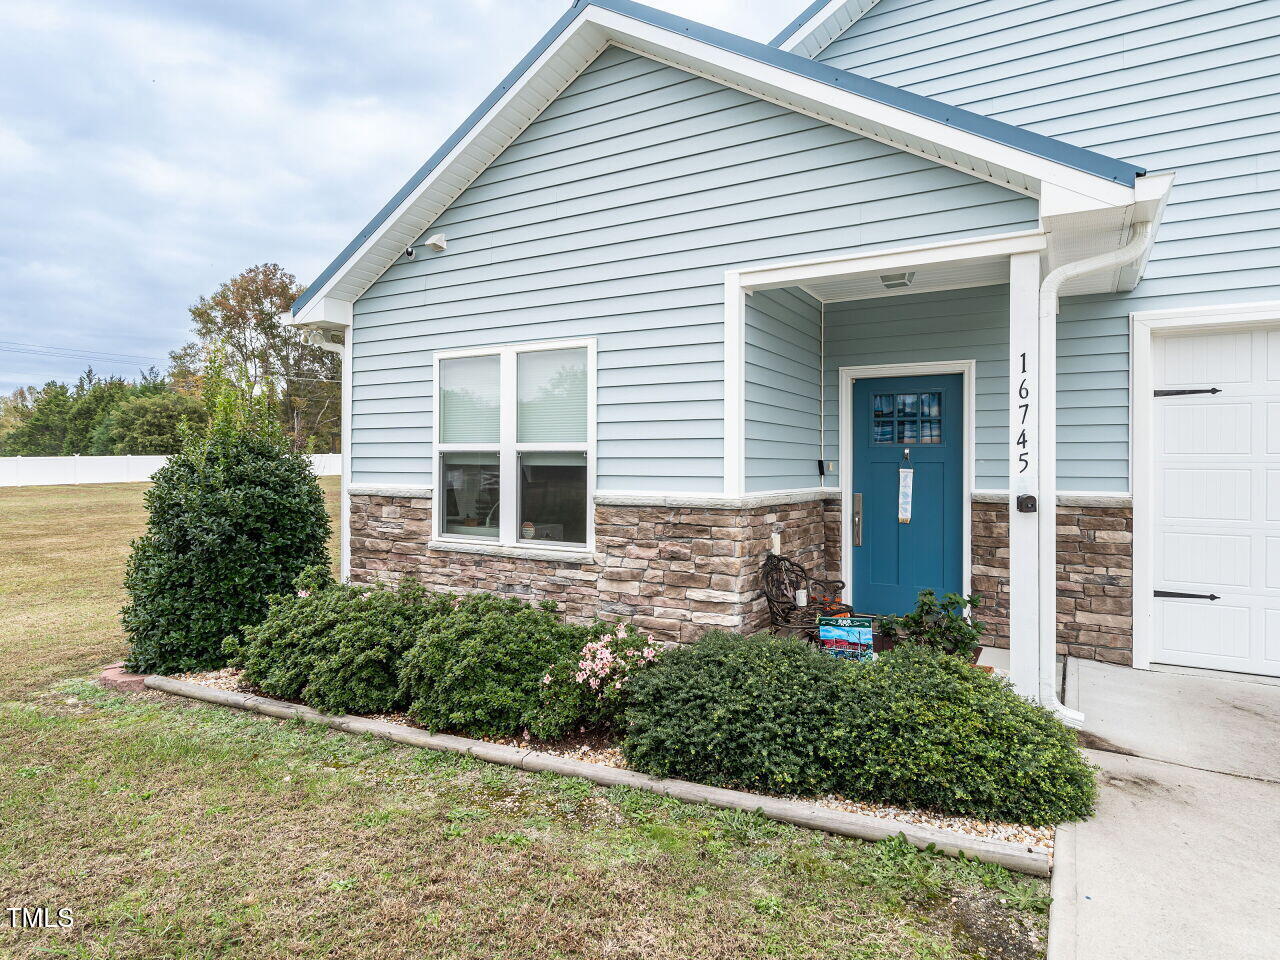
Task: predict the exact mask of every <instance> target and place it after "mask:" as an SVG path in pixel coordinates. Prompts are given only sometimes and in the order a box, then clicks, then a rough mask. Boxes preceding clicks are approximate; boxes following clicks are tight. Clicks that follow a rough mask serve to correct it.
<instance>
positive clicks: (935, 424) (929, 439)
mask: <svg viewBox="0 0 1280 960" xmlns="http://www.w3.org/2000/svg"><path fill="white" fill-rule="evenodd" d="M917 442H919V443H941V442H942V421H941V420H921V421H920V439H919V441H917Z"/></svg>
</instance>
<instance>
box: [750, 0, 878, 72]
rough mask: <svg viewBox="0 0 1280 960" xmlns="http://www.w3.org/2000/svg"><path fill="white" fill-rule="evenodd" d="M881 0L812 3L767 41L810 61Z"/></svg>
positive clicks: (830, 0)
mask: <svg viewBox="0 0 1280 960" xmlns="http://www.w3.org/2000/svg"><path fill="white" fill-rule="evenodd" d="M879 2H880V0H814V2H813V3H811V4H809V6H807V7H805V9H804V10H803V11H802V12H801V13H800V16H798V17H796V18H795V19H794V20H792V21H791V22H790V23H789V24H787V25H786V27H784V28H783V30H782V32H781V33H779V34H778V35H777V36H776V37H774V38H773V39H772V40H770V41H769V46H771V47H777V48H779V49H780V50H786V51H788V52H789V53H795V54H799V55H800V56H802V57H809V58H810V59H812V58H813V57H816V56H817V55H818V54H820V53H821V52H822V51H823V50H825V49H826V48H827V46H828V45H829V44H830V43H831V41H833V40H834V39H836V37H838V36H840V34H842V33H844V32H845V31H846V30H848V29H849V28H850V27H851V26H853V25H854V24H855V23H857V22H858V20H859V19H860V18H861V17H862V15H863V14H864V13H866V12H868V11H869V10H870V9H871V8H872V7H874V6H875V5H876V4H877V3H879Z"/></svg>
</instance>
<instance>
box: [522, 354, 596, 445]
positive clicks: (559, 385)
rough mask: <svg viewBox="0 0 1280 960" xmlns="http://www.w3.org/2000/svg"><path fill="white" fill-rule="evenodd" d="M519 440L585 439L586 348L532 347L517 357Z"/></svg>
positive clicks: (551, 441) (576, 441) (570, 441)
mask: <svg viewBox="0 0 1280 960" xmlns="http://www.w3.org/2000/svg"><path fill="white" fill-rule="evenodd" d="M518 371H519V372H518V375H517V378H516V379H517V390H518V392H519V397H520V406H519V411H520V412H519V420H518V422H517V427H516V439H517V440H519V441H520V442H521V443H585V442H586V440H587V351H586V349H585V348H579V349H576V350H533V351H530V352H528V353H522V354H520V355H519V359H518Z"/></svg>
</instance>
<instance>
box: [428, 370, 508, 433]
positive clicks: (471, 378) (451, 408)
mask: <svg viewBox="0 0 1280 960" xmlns="http://www.w3.org/2000/svg"><path fill="white" fill-rule="evenodd" d="M501 365H502V361H501V358H499V357H497V356H492V357H455V358H453V359H452V360H441V361H440V383H439V391H438V392H439V398H440V442H441V443H497V442H498V438H499V434H500V431H501V423H500V420H499V416H498V406H499V399H498V380H499V371H500V369H501Z"/></svg>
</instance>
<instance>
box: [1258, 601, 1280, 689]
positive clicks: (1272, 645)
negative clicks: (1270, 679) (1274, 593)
mask: <svg viewBox="0 0 1280 960" xmlns="http://www.w3.org/2000/svg"><path fill="white" fill-rule="evenodd" d="M1262 622H1263V628H1262V633H1263V643H1262V647H1263V653H1262V655H1263V659H1264V660H1265V661H1266V662H1267V663H1268V664H1269V665H1270V666H1271V670H1269V671H1268V672H1269V673H1275V674H1280V609H1271V610H1264V611H1263V612H1262Z"/></svg>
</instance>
